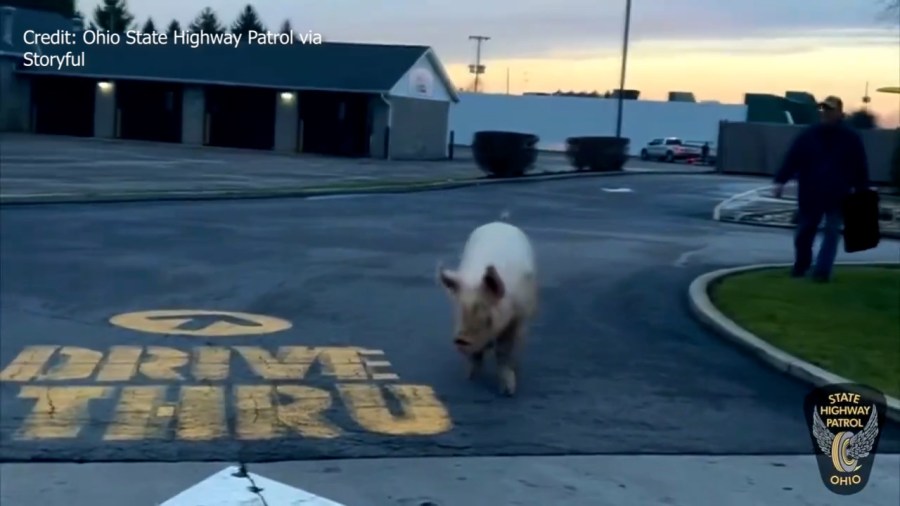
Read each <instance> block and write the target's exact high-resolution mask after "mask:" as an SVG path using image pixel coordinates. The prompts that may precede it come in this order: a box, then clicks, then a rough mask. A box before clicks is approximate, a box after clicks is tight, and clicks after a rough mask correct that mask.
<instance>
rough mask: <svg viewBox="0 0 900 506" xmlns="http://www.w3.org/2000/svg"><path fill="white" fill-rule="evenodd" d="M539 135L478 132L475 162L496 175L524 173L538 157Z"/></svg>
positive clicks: (504, 175) (473, 147)
mask: <svg viewBox="0 0 900 506" xmlns="http://www.w3.org/2000/svg"><path fill="white" fill-rule="evenodd" d="M538 140H539V138H538V136H537V135H534V134H526V133H520V132H497V131H481V132H475V135H474V137H473V139H472V154H473V155H474V157H475V163H477V164H478V167H480V168H481V170H483V171H484V172H486V173H487V174H490V175H492V176H495V177H516V176H522V175H524V174H525V172H527V171H528V170H529V169H531V168H532V167H533V166H534V162H535V161H536V160H537V154H538V152H537V143H538Z"/></svg>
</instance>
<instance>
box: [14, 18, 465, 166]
mask: <svg viewBox="0 0 900 506" xmlns="http://www.w3.org/2000/svg"><path fill="white" fill-rule="evenodd" d="M72 26H73V24H72V22H71V21H69V20H66V19H65V18H62V17H60V16H57V15H55V14H49V13H44V12H38V11H32V10H24V9H12V8H9V7H5V8H3V10H2V14H0V41H2V43H0V77H2V81H0V95H2V99H0V100H2V102H0V128H2V129H3V130H8V131H9V130H13V131H15V130H18V131H32V132H36V133H47V134H62V135H77V136H95V137H104V138H122V139H135V140H152V141H168V142H181V143H185V144H195V145H209V146H227V147H241V148H256V149H267V150H276V151H281V152H304V153H320V154H327V155H338V156H353V157H376V158H391V159H442V158H446V156H447V146H448V140H449V139H448V123H449V110H450V106H451V104H452V103H454V102H458V101H459V97H458V96H457V94H456V92H455V89H454V86H453V84H452V83H451V81H450V79H449V77H448V76H447V74H446V71H445V70H444V68H443V66H442V65H441V63H440V61H439V60H438V58H437V56H436V55H435V53H434V51H432V50H431V48H429V47H426V46H399V45H376V44H350V43H323V44H318V45H316V44H301V43H299V42H297V43H295V44H292V45H268V46H263V45H248V44H246V43H243V44H241V45H240V46H238V47H236V48H235V47H231V46H225V45H204V46H200V47H197V48H192V47H191V46H189V45H184V44H175V43H171V42H170V43H168V44H165V45H161V44H157V45H128V44H125V43H120V44H115V45H90V46H87V45H85V44H84V43H83V40H81V34H80V33H79V34H78V36H77V38H78V39H79V42H78V43H77V44H75V45H69V46H61V45H54V46H40V47H38V46H36V45H28V44H26V38H25V37H24V34H25V31H26V30H28V29H34V30H39V31H43V32H53V31H54V30H56V29H57V28H62V29H65V30H70V31H71V30H73V28H72ZM244 42H246V41H244ZM67 51H69V52H71V53H72V55H73V56H79V55H81V53H82V52H83V53H84V62H83V66H74V65H66V66H63V67H62V68H58V67H59V66H47V67H34V66H32V67H28V66H26V65H25V63H26V62H27V61H28V59H27V58H26V54H28V53H32V54H35V53H39V54H41V55H44V56H53V55H57V56H60V57H62V56H64V55H65V54H66V52H67ZM69 61H70V62H71V61H74V60H72V59H70V60H69Z"/></svg>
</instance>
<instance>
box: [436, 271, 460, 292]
mask: <svg viewBox="0 0 900 506" xmlns="http://www.w3.org/2000/svg"><path fill="white" fill-rule="evenodd" d="M437 277H438V281H440V283H441V284H442V285H444V288H446V289H447V291H449V292H450V293H453V294H455V293H457V292H458V291H459V277H458V276H457V275H456V273H455V272H453V271H451V270H450V269H444V268H442V267H440V266H438V273H437Z"/></svg>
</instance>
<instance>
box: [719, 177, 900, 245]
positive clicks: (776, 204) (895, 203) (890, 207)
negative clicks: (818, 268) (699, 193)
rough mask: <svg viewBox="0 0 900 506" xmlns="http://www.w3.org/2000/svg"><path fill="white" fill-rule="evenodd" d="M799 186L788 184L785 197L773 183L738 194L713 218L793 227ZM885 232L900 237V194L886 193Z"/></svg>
mask: <svg viewBox="0 0 900 506" xmlns="http://www.w3.org/2000/svg"><path fill="white" fill-rule="evenodd" d="M796 212H797V187H796V185H789V186H786V187H785V189H784V194H783V198H780V199H776V198H774V197H772V191H771V187H770V186H764V187H761V188H757V189H755V190H751V191H749V192H745V193H740V194H738V195H734V196H732V197H730V198H728V199H726V200H724V201H723V202H721V203H720V204H719V205H718V206H716V208H715V209H714V210H713V219H715V220H718V221H727V222H733V223H744V224H748V225H763V226H771V227H793V226H794V224H795V223H796ZM880 224H881V232H882V234H883V235H884V236H885V237H891V238H900V197H898V196H896V195H888V194H882V196H881V220H880Z"/></svg>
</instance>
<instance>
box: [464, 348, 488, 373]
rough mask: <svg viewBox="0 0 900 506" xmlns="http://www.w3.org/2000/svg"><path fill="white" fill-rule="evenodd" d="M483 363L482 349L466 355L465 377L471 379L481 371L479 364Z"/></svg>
mask: <svg viewBox="0 0 900 506" xmlns="http://www.w3.org/2000/svg"><path fill="white" fill-rule="evenodd" d="M482 364H484V350H482V351H479V352H476V353H473V354H471V355H469V357H468V368H467V371H466V378H468V379H470V380H472V379H475V377H476V376H477V375H478V373H480V372H481V366H482Z"/></svg>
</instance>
